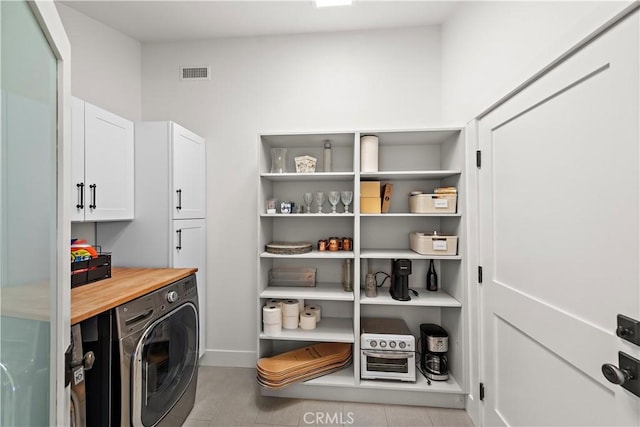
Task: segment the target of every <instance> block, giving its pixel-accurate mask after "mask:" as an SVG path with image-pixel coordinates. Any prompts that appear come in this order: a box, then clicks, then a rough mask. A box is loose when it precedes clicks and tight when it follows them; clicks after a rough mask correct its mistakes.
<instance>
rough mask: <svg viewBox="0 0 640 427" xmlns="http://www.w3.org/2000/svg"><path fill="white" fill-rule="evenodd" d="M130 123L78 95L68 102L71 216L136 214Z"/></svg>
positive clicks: (73, 218)
mask: <svg viewBox="0 0 640 427" xmlns="http://www.w3.org/2000/svg"><path fill="white" fill-rule="evenodd" d="M133 133H134V130H133V122H132V121H130V120H127V119H125V118H123V117H120V116H117V115H115V114H113V113H110V112H109V111H106V110H104V109H102V108H100V107H96V106H95V105H92V104H90V103H88V102H86V101H83V100H81V99H78V98H72V101H71V186H72V188H71V194H73V195H74V196H73V197H72V198H71V201H72V203H73V205H72V207H71V221H75V222H80V221H92V222H93V221H115V220H130V219H133V215H134V183H133V180H134V158H133V157H134V142H133Z"/></svg>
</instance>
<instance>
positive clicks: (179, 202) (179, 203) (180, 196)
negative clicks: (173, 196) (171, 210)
mask: <svg viewBox="0 0 640 427" xmlns="http://www.w3.org/2000/svg"><path fill="white" fill-rule="evenodd" d="M176 193H178V206H176V209H178V210H180V209H182V190H176Z"/></svg>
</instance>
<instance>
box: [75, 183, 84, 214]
mask: <svg viewBox="0 0 640 427" xmlns="http://www.w3.org/2000/svg"><path fill="white" fill-rule="evenodd" d="M76 188H77V189H78V204H77V205H76V209H84V182H81V183H80V184H76Z"/></svg>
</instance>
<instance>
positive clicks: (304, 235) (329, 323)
mask: <svg viewBox="0 0 640 427" xmlns="http://www.w3.org/2000/svg"><path fill="white" fill-rule="evenodd" d="M364 134H367V135H371V134H375V135H377V136H378V138H379V171H378V172H367V173H361V172H360V136H361V135H364ZM325 140H330V141H331V144H332V150H333V170H332V171H331V172H322V170H323V166H324V165H323V164H322V147H323V143H324V141H325ZM259 147H260V148H259V153H260V155H259V167H258V171H259V176H258V181H259V185H258V207H259V211H258V215H257V218H258V257H257V262H258V277H257V310H258V311H257V313H258V316H257V317H258V322H259V324H258V330H259V331H260V332H259V334H258V339H257V354H258V358H260V357H269V356H273V355H275V354H277V353H279V352H282V351H286V350H290V349H293V348H298V347H301V346H304V345H307V344H309V343H313V342H321V341H325V342H326V341H332V342H348V343H353V362H352V364H351V365H350V366H349V367H347V368H345V369H342V370H341V371H338V372H334V373H331V374H328V375H324V376H322V377H319V378H314V379H312V380H308V381H306V382H304V383H298V384H294V385H292V386H289V387H286V388H283V389H279V390H270V389H262V393H263V394H264V395H270V396H283V397H309V398H316V399H336V398H344V399H345V400H360V401H367V402H398V403H401V402H403V403H406V404H414V405H433V406H444V407H458V408H461V407H464V402H465V395H466V393H467V390H468V385H467V382H468V379H467V378H468V373H467V368H466V366H467V363H466V360H467V359H468V350H467V342H468V339H467V336H468V332H467V329H466V328H467V327H466V310H465V305H466V287H465V277H466V264H465V245H466V236H465V214H464V212H465V203H464V201H465V191H466V189H465V186H464V168H465V152H466V146H465V132H464V129H463V128H459V127H454V128H439V129H420V130H406V131H384V130H383V131H379V130H378V131H371V130H366V131H353V132H344V133H338V132H327V133H322V132H320V133H313V134H301V133H296V134H263V135H260V136H259ZM271 148H287V149H288V151H289V160H288V162H289V163H288V164H287V166H288V172H286V173H271V171H270V168H271V156H270V150H271ZM298 155H311V156H313V157H316V158H317V159H318V164H317V165H316V170H317V171H318V172H315V173H295V167H294V163H293V158H294V157H295V156H298ZM362 181H380V182H381V184H384V183H392V184H393V186H394V188H393V194H392V197H391V207H390V212H389V213H386V214H361V213H360V212H359V211H360V182H362ZM439 186H455V187H456V188H457V189H458V208H457V212H455V213H447V214H415V213H410V212H409V206H408V199H409V197H408V196H409V193H410V192H411V191H416V190H419V191H423V192H432V191H433V189H434V188H436V187H439ZM332 190H335V191H343V190H352V191H353V193H354V198H353V203H352V204H351V206H350V208H349V210H350V213H343V212H342V210H341V209H342V205H341V204H340V205H339V208H338V213H336V214H330V213H326V212H329V211H330V209H331V208H330V206H329V203H328V202H325V204H324V209H323V213H316V204H315V200H314V202H313V204H312V208H313V211H312V212H313V213H301V214H280V213H275V214H267V213H266V210H265V201H266V200H267V199H269V198H275V199H278V200H279V201H281V200H289V201H293V202H294V203H296V205H297V204H299V203H302V196H303V194H304V193H305V192H313V193H315V192H316V191H323V192H325V193H326V192H328V191H332ZM353 212H355V213H353ZM414 231H422V232H431V231H438V232H439V233H440V234H448V235H456V236H458V253H457V254H456V255H453V256H424V255H420V254H418V253H416V252H413V251H412V250H410V248H409V233H411V232H414ZM331 236H337V237H342V236H346V237H352V238H353V251H338V252H326V251H323V252H319V251H317V250H316V249H314V250H313V251H311V252H309V253H306V254H300V255H276V254H271V253H267V252H265V251H264V248H265V245H266V244H267V243H269V242H271V241H306V242H311V243H312V244H313V245H314V247H315V245H316V242H317V241H318V240H320V239H327V238H329V237H331ZM399 258H403V259H409V260H411V262H412V270H413V274H412V275H411V276H410V278H409V285H410V287H411V288H412V289H415V290H416V291H417V292H418V296H417V297H416V296H413V295H412V299H411V300H410V301H406V302H401V301H396V300H394V299H393V298H391V296H390V295H389V289H388V281H387V282H386V283H385V284H384V286H383V287H380V288H379V289H378V292H377V296H376V297H375V298H369V297H366V296H365V294H364V291H363V290H362V288H363V287H364V278H365V275H366V273H367V272H374V273H375V272H380V271H382V272H384V273H386V274H391V260H394V259H399ZM345 259H353V260H354V263H353V271H354V287H355V289H356V291H355V292H345V291H343V289H342V286H341V284H340V282H341V273H342V264H343V262H344V261H345ZM431 259H433V260H434V261H435V265H436V270H437V273H438V277H439V282H440V287H439V289H438V291H436V292H429V291H427V290H426V285H425V281H426V271H427V268H428V265H429V260H431ZM279 266H305V267H315V268H317V272H318V278H317V279H318V282H317V285H316V286H315V287H299V288H298V287H273V286H269V283H268V276H269V270H270V269H271V268H274V267H279ZM376 276H377V277H378V278H379V279H381V278H382V276H380V275H376ZM270 298H281V299H286V298H296V299H304V300H305V303H313V304H319V305H321V306H322V320H321V321H320V322H319V324H318V326H317V328H316V329H315V330H311V331H308V330H307V331H303V330H301V329H296V330H285V329H283V330H282V332H281V333H280V334H278V335H266V334H264V333H263V332H262V306H263V305H264V303H265V301H266V300H267V299H270ZM368 316H376V317H397V318H403V319H404V320H405V321H406V323H407V324H408V325H409V327H410V329H411V331H412V333H413V335H414V336H415V337H416V338H419V326H420V324H422V323H438V324H440V325H442V326H443V327H444V328H445V329H446V330H447V331H448V332H449V336H450V338H449V347H450V351H449V364H450V378H449V380H448V381H442V382H438V381H432V382H431V384H428V381H427V380H426V379H425V378H424V377H423V376H422V375H421V374H418V380H417V381H416V382H415V383H405V382H395V381H372V380H362V379H361V378H360V343H359V341H360V319H361V318H363V317H368ZM416 360H418V361H419V357H417V358H416Z"/></svg>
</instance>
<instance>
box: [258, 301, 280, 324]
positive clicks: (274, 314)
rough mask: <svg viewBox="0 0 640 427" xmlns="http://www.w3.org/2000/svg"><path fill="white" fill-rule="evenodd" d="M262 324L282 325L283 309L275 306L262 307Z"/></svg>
mask: <svg viewBox="0 0 640 427" xmlns="http://www.w3.org/2000/svg"><path fill="white" fill-rule="evenodd" d="M262 322H263V323H268V324H274V323H282V309H281V308H280V307H278V306H277V305H275V304H267V305H265V306H264V307H262Z"/></svg>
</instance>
